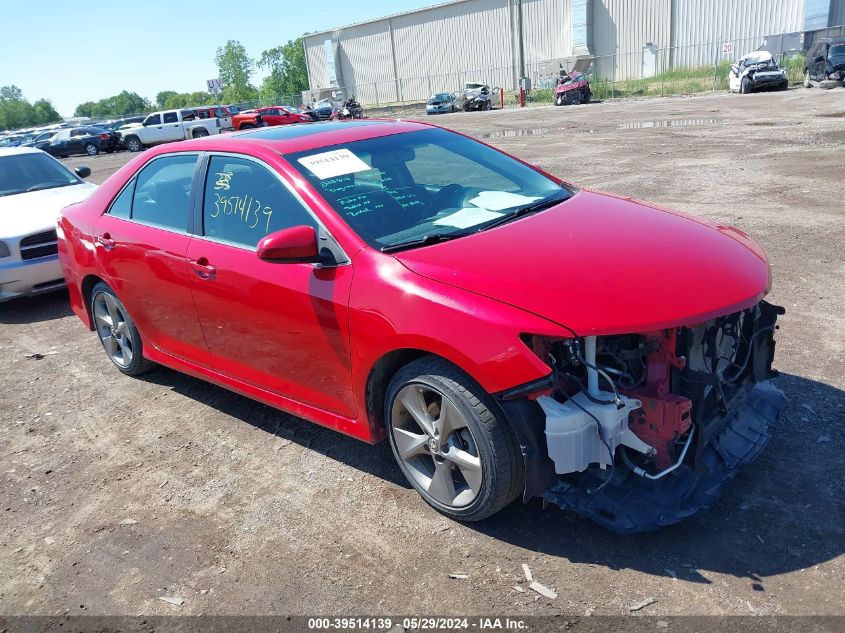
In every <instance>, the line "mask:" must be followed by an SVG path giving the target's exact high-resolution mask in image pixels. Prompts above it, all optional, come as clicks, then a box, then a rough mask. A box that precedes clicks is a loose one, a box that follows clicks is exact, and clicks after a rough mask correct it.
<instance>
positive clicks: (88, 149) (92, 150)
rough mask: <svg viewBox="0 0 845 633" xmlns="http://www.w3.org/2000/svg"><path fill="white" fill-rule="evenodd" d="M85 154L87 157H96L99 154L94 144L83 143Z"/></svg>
mask: <svg viewBox="0 0 845 633" xmlns="http://www.w3.org/2000/svg"><path fill="white" fill-rule="evenodd" d="M85 153H86V154H88V155H89V156H96V155H97V154H99V153H100V150H99V149H98V148H97V146H96V145H94V143H85Z"/></svg>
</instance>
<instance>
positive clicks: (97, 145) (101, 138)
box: [36, 127, 121, 158]
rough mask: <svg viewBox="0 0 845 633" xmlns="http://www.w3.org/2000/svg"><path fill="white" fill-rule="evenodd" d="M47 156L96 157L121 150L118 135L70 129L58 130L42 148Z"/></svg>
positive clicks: (89, 129)
mask: <svg viewBox="0 0 845 633" xmlns="http://www.w3.org/2000/svg"><path fill="white" fill-rule="evenodd" d="M36 147H38V149H43V150H44V151H45V152H47V153H48V154H52V155H53V156H59V157H61V158H65V157H66V156H70V155H71V154H88V155H89V156H96V155H97V154H99V153H100V152H116V151H118V150H119V149H120V148H121V139H120V134H118V133H117V132H110V131H109V130H105V129H103V128H99V127H72V128H67V129H64V130H59V131H58V132H57V133H56V134H55V135H54V136H52V137H51V138H50V141H49V143H47V144H46V145H45V146H44V147H41V146H40V145H36Z"/></svg>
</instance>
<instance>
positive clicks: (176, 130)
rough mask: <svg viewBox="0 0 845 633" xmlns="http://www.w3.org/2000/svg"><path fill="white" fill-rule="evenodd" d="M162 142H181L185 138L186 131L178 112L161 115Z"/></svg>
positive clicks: (173, 111) (172, 111)
mask: <svg viewBox="0 0 845 633" xmlns="http://www.w3.org/2000/svg"><path fill="white" fill-rule="evenodd" d="M161 115H162V118H161V124H162V139H161V140H162V141H163V142H165V143H169V142H170V141H181V140H183V139H184V138H185V130H184V128H183V124H182V121H181V120H180V117H179V112H178V111H177V110H171V111H169V112H162V113H161Z"/></svg>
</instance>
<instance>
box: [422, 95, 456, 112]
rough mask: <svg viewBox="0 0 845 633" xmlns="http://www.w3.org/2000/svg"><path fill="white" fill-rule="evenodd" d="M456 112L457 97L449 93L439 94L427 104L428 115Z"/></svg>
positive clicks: (433, 96) (432, 96) (430, 98)
mask: <svg viewBox="0 0 845 633" xmlns="http://www.w3.org/2000/svg"><path fill="white" fill-rule="evenodd" d="M454 111H455V97H454V95H452V94H450V93H448V92H438V93H435V94H433V95H431V97H429V99H428V101H426V103H425V113H426V114H445V113H447V112H454Z"/></svg>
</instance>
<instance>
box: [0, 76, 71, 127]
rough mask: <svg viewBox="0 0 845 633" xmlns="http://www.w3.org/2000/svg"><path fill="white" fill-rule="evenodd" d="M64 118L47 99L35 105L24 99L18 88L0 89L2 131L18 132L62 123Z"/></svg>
mask: <svg viewBox="0 0 845 633" xmlns="http://www.w3.org/2000/svg"><path fill="white" fill-rule="evenodd" d="M61 120H62V117H60V116H59V113H58V112H56V111H55V110H54V109H53V106H52V104H51V103H50V102H49V101H47V100H46V99H39V100H38V101H36V102H35V105H33V104H31V103H30V102H29V101H27V100H26V99H24V96H23V92H22V91H21V89H20V88H18V87H17V86H2V87H0V130H16V129H18V128H22V127H32V126H34V125H43V124H45V123H54V122H56V121H61Z"/></svg>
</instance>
